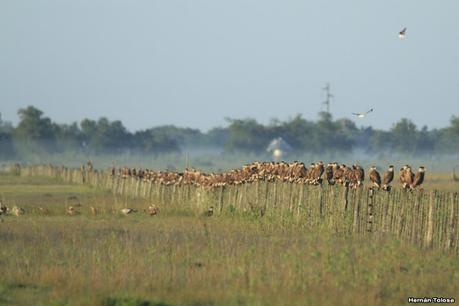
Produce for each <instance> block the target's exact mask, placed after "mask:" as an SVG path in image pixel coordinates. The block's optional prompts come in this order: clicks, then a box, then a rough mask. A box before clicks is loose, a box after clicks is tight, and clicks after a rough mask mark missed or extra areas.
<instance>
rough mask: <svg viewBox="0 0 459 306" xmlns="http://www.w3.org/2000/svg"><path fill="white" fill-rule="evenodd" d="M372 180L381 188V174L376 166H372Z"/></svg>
mask: <svg viewBox="0 0 459 306" xmlns="http://www.w3.org/2000/svg"><path fill="white" fill-rule="evenodd" d="M370 181H371V182H372V183H373V185H374V186H376V187H378V189H379V188H381V176H380V175H379V172H378V171H377V170H376V167H375V166H371V168H370Z"/></svg>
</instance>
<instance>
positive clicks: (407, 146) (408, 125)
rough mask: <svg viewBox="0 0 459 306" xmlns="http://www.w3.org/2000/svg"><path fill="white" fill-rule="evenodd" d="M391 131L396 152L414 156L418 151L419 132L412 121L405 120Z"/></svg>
mask: <svg viewBox="0 0 459 306" xmlns="http://www.w3.org/2000/svg"><path fill="white" fill-rule="evenodd" d="M390 131H391V134H392V143H393V148H394V149H395V150H396V151H398V152H401V153H407V154H413V153H414V152H415V151H416V149H417V143H418V137H419V132H418V130H417V128H416V125H415V124H414V123H413V122H412V121H411V120H409V119H406V118H403V119H402V120H400V121H399V122H397V123H396V124H395V125H394V126H393V127H392V129H391V130H390Z"/></svg>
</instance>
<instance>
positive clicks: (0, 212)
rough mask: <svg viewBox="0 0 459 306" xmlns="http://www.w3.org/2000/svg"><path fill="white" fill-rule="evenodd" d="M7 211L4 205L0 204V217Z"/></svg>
mask: <svg viewBox="0 0 459 306" xmlns="http://www.w3.org/2000/svg"><path fill="white" fill-rule="evenodd" d="M7 211H8V207H6V205H5V204H3V203H2V202H0V215H6V212H7Z"/></svg>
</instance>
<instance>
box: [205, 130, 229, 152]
mask: <svg viewBox="0 0 459 306" xmlns="http://www.w3.org/2000/svg"><path fill="white" fill-rule="evenodd" d="M228 135H229V130H228V129H227V128H222V127H215V128H213V129H210V130H209V131H208V132H207V133H206V134H205V135H204V137H205V139H206V140H205V142H206V144H207V145H208V146H214V147H221V148H223V146H224V145H225V143H226V141H227V139H228Z"/></svg>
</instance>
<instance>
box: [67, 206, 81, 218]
mask: <svg viewBox="0 0 459 306" xmlns="http://www.w3.org/2000/svg"><path fill="white" fill-rule="evenodd" d="M67 214H68V215H70V216H74V215H79V214H80V212H79V211H77V210H76V209H75V208H74V207H73V206H69V207H68V208H67Z"/></svg>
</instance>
